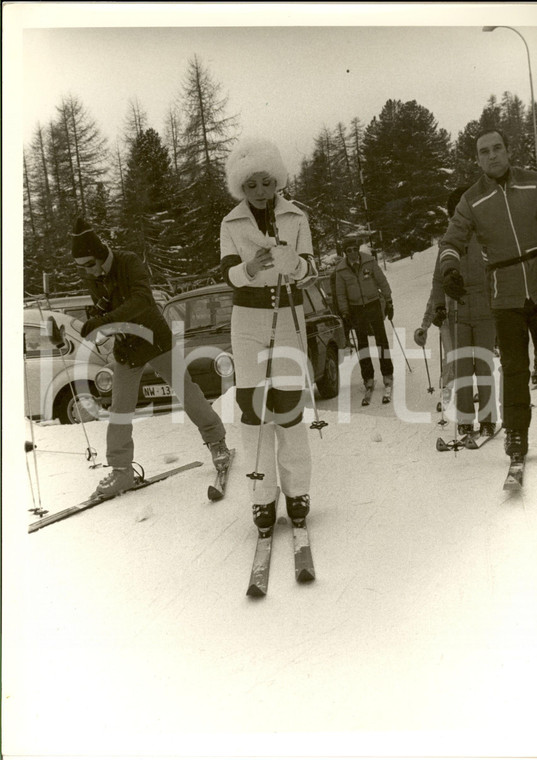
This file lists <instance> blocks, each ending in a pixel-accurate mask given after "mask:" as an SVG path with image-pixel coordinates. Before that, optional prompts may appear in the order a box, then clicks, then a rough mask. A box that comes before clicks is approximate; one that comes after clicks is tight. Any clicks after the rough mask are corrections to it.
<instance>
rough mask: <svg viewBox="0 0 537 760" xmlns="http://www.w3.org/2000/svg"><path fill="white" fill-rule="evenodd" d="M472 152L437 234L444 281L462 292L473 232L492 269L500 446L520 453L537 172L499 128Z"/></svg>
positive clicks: (535, 293) (536, 234) (535, 254)
mask: <svg viewBox="0 0 537 760" xmlns="http://www.w3.org/2000/svg"><path fill="white" fill-rule="evenodd" d="M476 153H477V161H478V164H479V166H480V167H481V169H482V170H483V175H482V176H481V178H480V179H479V180H478V181H477V182H476V183H475V184H473V185H472V186H471V187H470V188H469V189H468V190H467V191H466V192H465V193H464V194H463V196H462V198H461V200H460V201H459V203H458V205H457V208H456V209H455V213H454V215H453V217H452V219H451V221H450V223H449V226H448V229H447V231H446V234H445V235H444V237H443V238H442V240H441V241H440V249H439V256H440V266H441V273H442V278H443V287H444V292H445V293H446V295H448V296H450V297H451V298H454V299H455V300H457V301H461V300H464V295H465V293H466V288H465V285H464V279H463V277H462V276H461V272H460V269H461V266H460V262H461V257H463V256H465V255H466V247H467V245H468V243H469V242H470V240H471V238H472V235H473V234H474V233H475V234H476V236H477V240H478V242H479V244H480V245H481V249H482V252H483V258H484V260H485V264H486V266H487V270H488V272H489V274H490V276H491V290H492V313H493V316H494V321H495V325H496V335H497V339H498V346H499V349H500V360H501V366H502V373H503V399H502V406H503V409H502V417H503V424H504V427H505V429H506V430H505V432H506V437H505V452H506V454H507V455H508V456H510V457H513V456H514V457H516V458H521V457H524V456H525V455H526V453H527V451H528V428H529V424H530V420H531V401H530V389H529V379H530V368H529V350H528V349H529V339H528V335H529V326H530V324H531V322H532V320H534V319H535V318H536V313H537V172H534V171H528V170H526V169H520V168H517V167H512V166H510V158H509V153H508V145H507V141H506V139H505V136H504V135H503V134H502V132H501V131H500V130H497V129H492V130H490V129H489V130H484V131H482V132H480V133H479V134H478V136H477V138H476Z"/></svg>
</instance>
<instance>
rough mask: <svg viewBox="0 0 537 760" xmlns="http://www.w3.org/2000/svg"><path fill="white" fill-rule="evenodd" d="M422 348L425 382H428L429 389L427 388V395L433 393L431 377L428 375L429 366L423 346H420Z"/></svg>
mask: <svg viewBox="0 0 537 760" xmlns="http://www.w3.org/2000/svg"><path fill="white" fill-rule="evenodd" d="M422 348H423V358H424V359H425V369H426V370H427V380H428V381H429V387H428V388H427V392H428V393H434V388H433V386H432V385H431V376H430V374H429V364H428V363H427V354H426V353H425V346H422Z"/></svg>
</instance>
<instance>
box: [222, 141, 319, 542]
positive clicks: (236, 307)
mask: <svg viewBox="0 0 537 760" xmlns="http://www.w3.org/2000/svg"><path fill="white" fill-rule="evenodd" d="M226 175H227V184H228V188H229V191H230V193H231V195H232V196H233V197H234V198H235V199H236V200H238V201H240V202H239V204H238V205H237V206H235V208H234V209H233V210H232V211H231V212H230V213H229V214H227V216H226V217H225V218H224V219H223V221H222V224H221V230H220V250H221V270H222V274H223V276H224V279H225V280H226V282H228V284H229V285H231V287H232V288H233V311H232V315H231V344H232V349H233V361H234V364H235V378H236V387H237V391H236V400H237V404H238V406H239V407H240V410H241V433H242V441H243V448H244V455H245V459H246V463H247V468H248V469H247V473H249V474H255V472H256V464H257V456H258V451H259V462H258V464H257V473H260V474H263V478H262V479H258V480H254V479H251V480H250V486H249V491H250V496H251V501H252V512H253V520H254V523H255V525H256V526H257V528H258V530H259V533H260V534H261V535H268V534H270V533H271V532H272V529H273V526H274V523H275V520H276V501H275V500H276V493H277V487H278V474H279V479H280V485H281V489H282V491H283V494H284V495H285V498H286V508H287V513H288V515H289V517H290V518H291V520H292V521H293V523H295V524H297V525H298V524H301V523H303V522H304V521H305V518H306V516H307V514H308V513H309V510H310V493H309V491H310V483H311V452H310V445H309V439H308V428H307V426H306V425H305V423H304V422H303V420H302V416H303V407H304V392H303V391H304V374H303V369H304V363H305V362H307V356H304V354H303V353H302V351H301V349H302V348H304V350H307V349H306V347H307V338H306V325H305V319H304V310H303V306H302V302H303V293H302V290H301V287H304V286H305V285H306V284H309V283H310V282H312V281H313V279H314V278H315V277H316V269H315V264H314V261H313V249H312V241H311V232H310V228H309V224H308V220H307V217H306V216H305V214H304V213H303V212H302V211H301V210H300V209H299V208H298V207H297V206H296V205H295V204H294V203H291V202H290V201H288V200H286V199H285V198H283V197H282V196H281V195H279V194H278V192H277V191H278V190H281V189H282V188H284V187H285V186H286V184H287V170H286V168H285V166H284V164H283V161H282V158H281V155H280V152H279V150H278V148H277V146H276V145H274V143H272V142H271V141H269V140H265V139H262V138H245V139H244V140H242V141H241V142H240V143H239V144H238V145H237V146H236V147H235V149H234V150H233V151H232V152H231V153H230V155H229V157H228V161H227V164H226ZM277 236H278V239H279V241H280V242H279V244H277V242H276V237H277ZM280 276H282V277H287V278H288V280H289V282H290V289H291V297H292V301H293V304H294V307H295V310H296V316H297V319H298V324H299V334H300V335H301V338H302V341H301V343H302V346H301V345H300V341H299V339H298V335H297V330H296V328H295V324H294V320H293V314H292V308H291V304H290V300H289V297H288V293H287V290H286V288H285V287H284V285H283V284H282V286H281V289H280V299H279V307H278V312H277V323H276V331H275V334H274V358H273V361H272V371H271V373H270V378H269V379H268V380H267V358H268V356H267V353H268V352H267V349H268V348H269V345H270V342H271V336H272V325H273V316H274V309H275V306H276V297H277V286H278V280H279V278H280ZM266 382H268V383H269V386H268V393H267V403H266V410H264V409H263V408H262V407H263V403H262V401H263V396H264V393H263V391H264V388H265V383H266ZM262 420H264V424H263V426H262V427H261V421H262ZM250 471H252V472H251V473H250Z"/></svg>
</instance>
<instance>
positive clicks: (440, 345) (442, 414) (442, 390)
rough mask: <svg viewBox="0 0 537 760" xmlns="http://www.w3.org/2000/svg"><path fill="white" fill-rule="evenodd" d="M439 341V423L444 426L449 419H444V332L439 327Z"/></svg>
mask: <svg viewBox="0 0 537 760" xmlns="http://www.w3.org/2000/svg"><path fill="white" fill-rule="evenodd" d="M438 341H439V348H440V412H441V416H440V420H439V421H438V424H439V425H441V426H442V427H443V426H444V425H447V424H448V423H447V420H446V419H444V369H443V361H444V359H443V345H442V332H441V330H440V329H438Z"/></svg>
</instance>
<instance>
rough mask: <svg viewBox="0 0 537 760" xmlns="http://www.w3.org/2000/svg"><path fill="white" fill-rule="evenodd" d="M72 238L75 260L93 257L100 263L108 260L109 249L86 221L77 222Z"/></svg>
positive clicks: (78, 220)
mask: <svg viewBox="0 0 537 760" xmlns="http://www.w3.org/2000/svg"><path fill="white" fill-rule="evenodd" d="M72 238H73V247H72V253H73V256H74V257H75V259H80V258H83V257H85V256H93V257H94V258H96V259H99V260H100V261H105V260H106V259H107V258H108V248H107V247H106V245H105V244H104V243H102V242H101V240H100V239H99V237H98V235H96V234H95V232H94V231H93V230H92V229H91V227H90V226H89V224H88V223H87V222H86V221H85V220H84V219H80V218H78V219H77V220H76V222H75V228H74V230H73V232H72Z"/></svg>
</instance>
